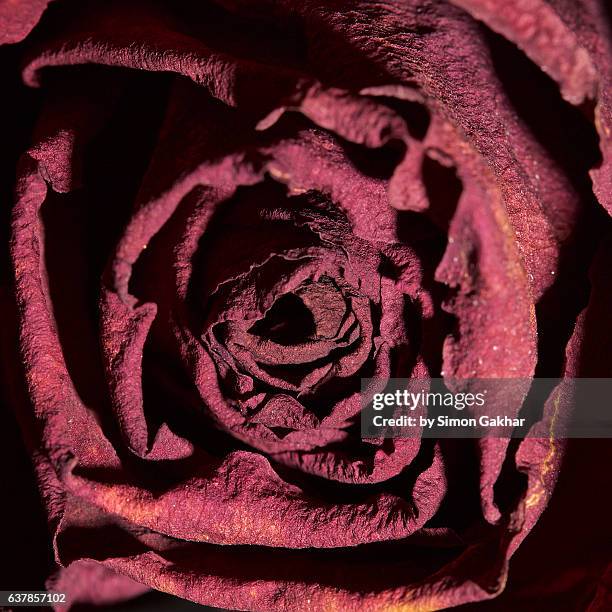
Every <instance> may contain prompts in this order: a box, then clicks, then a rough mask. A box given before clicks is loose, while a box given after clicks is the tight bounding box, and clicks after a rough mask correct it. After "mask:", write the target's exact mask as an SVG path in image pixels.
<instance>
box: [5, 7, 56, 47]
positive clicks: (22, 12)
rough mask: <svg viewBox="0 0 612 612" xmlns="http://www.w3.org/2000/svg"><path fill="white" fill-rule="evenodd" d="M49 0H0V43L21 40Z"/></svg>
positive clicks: (38, 17)
mask: <svg viewBox="0 0 612 612" xmlns="http://www.w3.org/2000/svg"><path fill="white" fill-rule="evenodd" d="M50 1H51V0H1V1H0V45H3V44H7V43H17V42H20V41H21V40H23V39H24V38H25V37H26V36H27V35H28V34H29V33H30V31H31V30H32V29H33V28H34V26H35V25H36V24H37V23H38V21H39V20H40V18H41V16H42V14H43V13H44V11H45V9H46V8H47V5H48V4H49V2H50Z"/></svg>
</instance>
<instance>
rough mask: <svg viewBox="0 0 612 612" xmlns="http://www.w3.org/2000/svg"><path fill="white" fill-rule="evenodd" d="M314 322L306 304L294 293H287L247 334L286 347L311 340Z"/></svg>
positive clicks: (314, 326)
mask: <svg viewBox="0 0 612 612" xmlns="http://www.w3.org/2000/svg"><path fill="white" fill-rule="evenodd" d="M315 331H316V325H315V320H314V317H313V314H312V312H311V311H310V310H309V309H308V308H307V306H306V304H304V302H303V301H302V300H301V299H300V298H299V297H298V296H297V295H295V294H294V293H287V294H285V295H283V296H281V297H280V298H278V300H276V302H274V304H273V305H272V307H271V308H270V309H269V310H268V312H267V313H266V314H265V316H264V317H263V318H261V319H259V320H258V321H256V322H255V324H254V325H253V326H252V327H251V328H250V329H249V333H251V334H253V335H254V336H258V337H260V338H267V339H268V340H272V341H273V342H276V343H277V344H282V345H284V346H288V345H291V344H300V343H302V342H305V341H306V340H308V339H310V338H312V337H313V336H314V334H315Z"/></svg>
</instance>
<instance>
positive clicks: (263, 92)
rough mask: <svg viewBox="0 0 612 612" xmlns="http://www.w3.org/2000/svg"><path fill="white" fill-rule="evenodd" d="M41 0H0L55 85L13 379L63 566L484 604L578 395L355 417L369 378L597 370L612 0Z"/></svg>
mask: <svg viewBox="0 0 612 612" xmlns="http://www.w3.org/2000/svg"><path fill="white" fill-rule="evenodd" d="M46 5H47V3H46V2H33V1H32V2H26V1H24V2H19V1H16V0H0V44H3V43H9V44H11V43H19V45H18V49H19V55H20V61H21V64H20V70H21V77H22V80H23V86H24V87H27V88H31V89H32V90H35V91H36V95H37V96H38V99H39V102H40V103H39V109H38V114H37V117H36V121H35V127H34V129H33V132H32V137H31V146H30V147H29V148H28V149H27V150H26V151H23V152H22V154H21V157H20V160H19V163H18V167H17V178H16V183H15V203H14V207H13V212H12V225H11V241H10V250H11V260H12V265H13V271H14V296H13V297H14V301H15V304H14V306H16V308H15V311H16V314H15V317H16V319H17V321H16V322H17V325H18V339H17V341H16V342H15V343H14V344H16V348H17V350H18V355H14V356H13V362H14V364H13V366H11V368H12V369H11V370H9V372H8V378H9V379H11V380H13V381H14V380H17V379H18V380H20V381H22V383H23V384H14V385H12V387H11V389H10V393H11V400H10V401H11V403H12V404H13V405H15V406H16V408H17V416H18V419H19V422H20V425H21V427H22V429H23V431H24V438H25V440H26V442H27V444H28V447H29V450H30V453H31V455H32V457H33V460H34V467H35V471H36V475H37V479H38V482H39V487H40V490H41V494H42V497H43V500H44V503H45V505H46V508H47V512H48V515H49V524H50V528H51V532H52V536H53V551H54V556H55V562H56V564H57V571H56V572H55V574H54V576H53V577H52V578H51V579H50V582H49V586H52V587H53V588H55V589H57V590H59V591H65V592H67V593H68V594H69V599H70V601H71V603H83V604H91V605H101V606H104V605H109V604H112V603H114V602H117V601H121V600H124V599H128V598H131V597H135V596H138V595H140V594H142V593H143V592H145V591H146V590H148V589H155V590H158V591H163V592H166V593H171V594H174V595H178V596H180V597H183V598H186V599H189V600H192V601H194V602H197V603H201V604H205V605H211V606H217V607H223V608H227V609H240V610H262V611H269V610H313V611H319V610H321V611H322V610H336V609H337V610H347V611H350V610H390V609H415V610H440V609H445V608H448V607H452V606H456V605H460V604H467V603H472V602H483V601H485V600H489V599H493V598H495V597H497V596H499V595H500V593H502V591H503V590H504V588H505V586H506V584H507V583H508V580H509V576H510V585H512V561H511V557H513V555H514V554H515V552H516V551H517V550H520V547H521V546H522V542H523V540H524V539H525V537H526V536H527V535H528V534H529V532H530V531H531V530H532V529H534V527H535V526H536V525H537V523H538V521H539V520H540V516H541V515H542V513H543V512H544V510H545V509H546V508H547V507H548V506H549V502H550V503H552V502H554V496H553V491H554V489H555V483H556V481H557V479H558V477H559V472H560V470H561V468H562V465H563V461H564V453H565V443H564V441H562V440H560V439H558V437H557V436H556V433H555V432H556V427H558V420H559V415H560V414H561V411H563V407H564V406H565V403H566V402H568V401H569V399H568V398H564V397H560V395H559V394H557V393H555V392H554V391H553V392H552V393H551V396H550V398H549V400H548V401H547V402H546V403H545V404H544V405H543V406H542V407H541V409H542V415H543V417H542V420H541V421H540V422H538V423H537V424H536V425H535V426H534V430H533V431H532V432H531V436H530V437H528V438H525V439H524V440H522V441H512V442H511V441H510V440H507V439H505V440H504V439H482V440H426V439H422V440H419V439H387V440H379V439H362V438H361V437H360V430H359V413H360V410H361V382H360V381H361V379H362V378H372V379H377V380H384V379H385V378H389V377H414V378H422V379H427V378H428V377H438V376H443V377H448V378H449V379H450V378H452V379H459V380H461V379H467V378H489V377H491V378H496V377H499V378H523V379H531V378H532V377H534V376H559V375H560V376H610V367H611V364H612V355H610V346H612V339H611V338H610V334H611V333H612V332H611V331H610V329H609V327H610V319H609V312H610V307H611V306H612V295H610V286H612V283H610V269H611V268H610V266H611V265H612V259H611V250H610V248H609V238H610V222H609V221H610V220H609V213H610V212H612V199H611V197H612V171H611V163H612V162H611V157H612V148H611V145H610V143H611V140H612V136H611V131H612V106H611V103H610V96H611V95H612V94H611V93H610V78H611V75H612V62H611V57H612V54H611V47H610V44H611V43H610V31H609V28H610V22H609V17H610V15H609V14H607V13H606V11H605V8H604V5H603V3H598V2H597V0H580V1H579V2H566V1H564V0H551V1H546V0H520V1H517V2H514V1H511V0H503V1H500V2H497V1H493V0H448V1H447V2H442V1H434V0H431V1H430V0H420V1H416V0H403V1H401V2H400V1H395V0H392V1H391V0H390V1H388V2H362V1H358V2H343V1H334V2H318V1H316V0H307V1H305V2H295V1H293V0H266V1H264V2H258V3H255V2H250V1H248V0H220V1H219V2H216V3H212V2H211V3H190V2H183V1H181V2H165V1H162V2H147V1H145V0H135V1H130V2H127V1H115V0H113V1H104V2H102V1H99V2H87V3H78V2H72V1H70V0H67V1H64V2H57V3H51V4H50V5H49V6H48V7H47V6H46ZM202 5H203V6H202ZM43 13H44V14H43ZM32 30H33V32H32V34H31V35H30V36H28V34H29V33H30V32H31V31H32ZM26 37H27V38H26ZM24 39H25V40H24ZM561 126H563V129H561ZM589 275H590V276H589ZM8 316H9V314H8V313H7V317H8ZM14 348H15V347H11V350H14ZM594 355H596V356H597V358H596V359H594ZM527 392H528V389H527V388H525V390H524V393H522V394H518V396H517V394H513V395H512V396H510V395H508V397H503V398H499V401H503V402H504V403H506V404H507V405H509V406H510V409H511V410H513V411H514V412H515V413H517V414H518V412H519V411H520V410H521V409H522V407H523V405H524V403H525V401H526V398H527ZM515 442H516V443H515ZM551 496H552V502H551ZM600 570H601V568H600V567H599V566H598V567H597V568H596V569H594V570H593V571H594V572H599V577H601V575H602V574H601V571H600ZM581 579H582V578H581ZM589 579H591V578H589ZM595 580H596V578H595V577H593V578H592V580H591V582H590V583H589V584H590V585H591V587H593V584H594V582H593V581H595ZM584 581H585V583H586V582H588V580H587V578H586V577H584ZM600 583H601V584H603V579H602V580H601V582H600ZM598 584H599V583H598ZM598 588H599V590H598V591H597V594H596V596H595V599H593V602H594V603H593V606H596V605H598V604H597V602H598V601H599V600H601V601H604V600H605V597H606V595H605V593H604V591H603V589H604V587H603V586H600V587H598ZM508 597H510V596H508ZM597 598H599V599H597ZM502 601H503V596H502ZM507 601H509V602H510V601H512V600H511V599H508V600H507ZM508 605H510V604H508ZM68 607H69V606H66V607H62V606H58V609H68ZM500 609H501V608H500ZM592 609H593V610H595V609H597V608H596V607H593V608H592Z"/></svg>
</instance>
